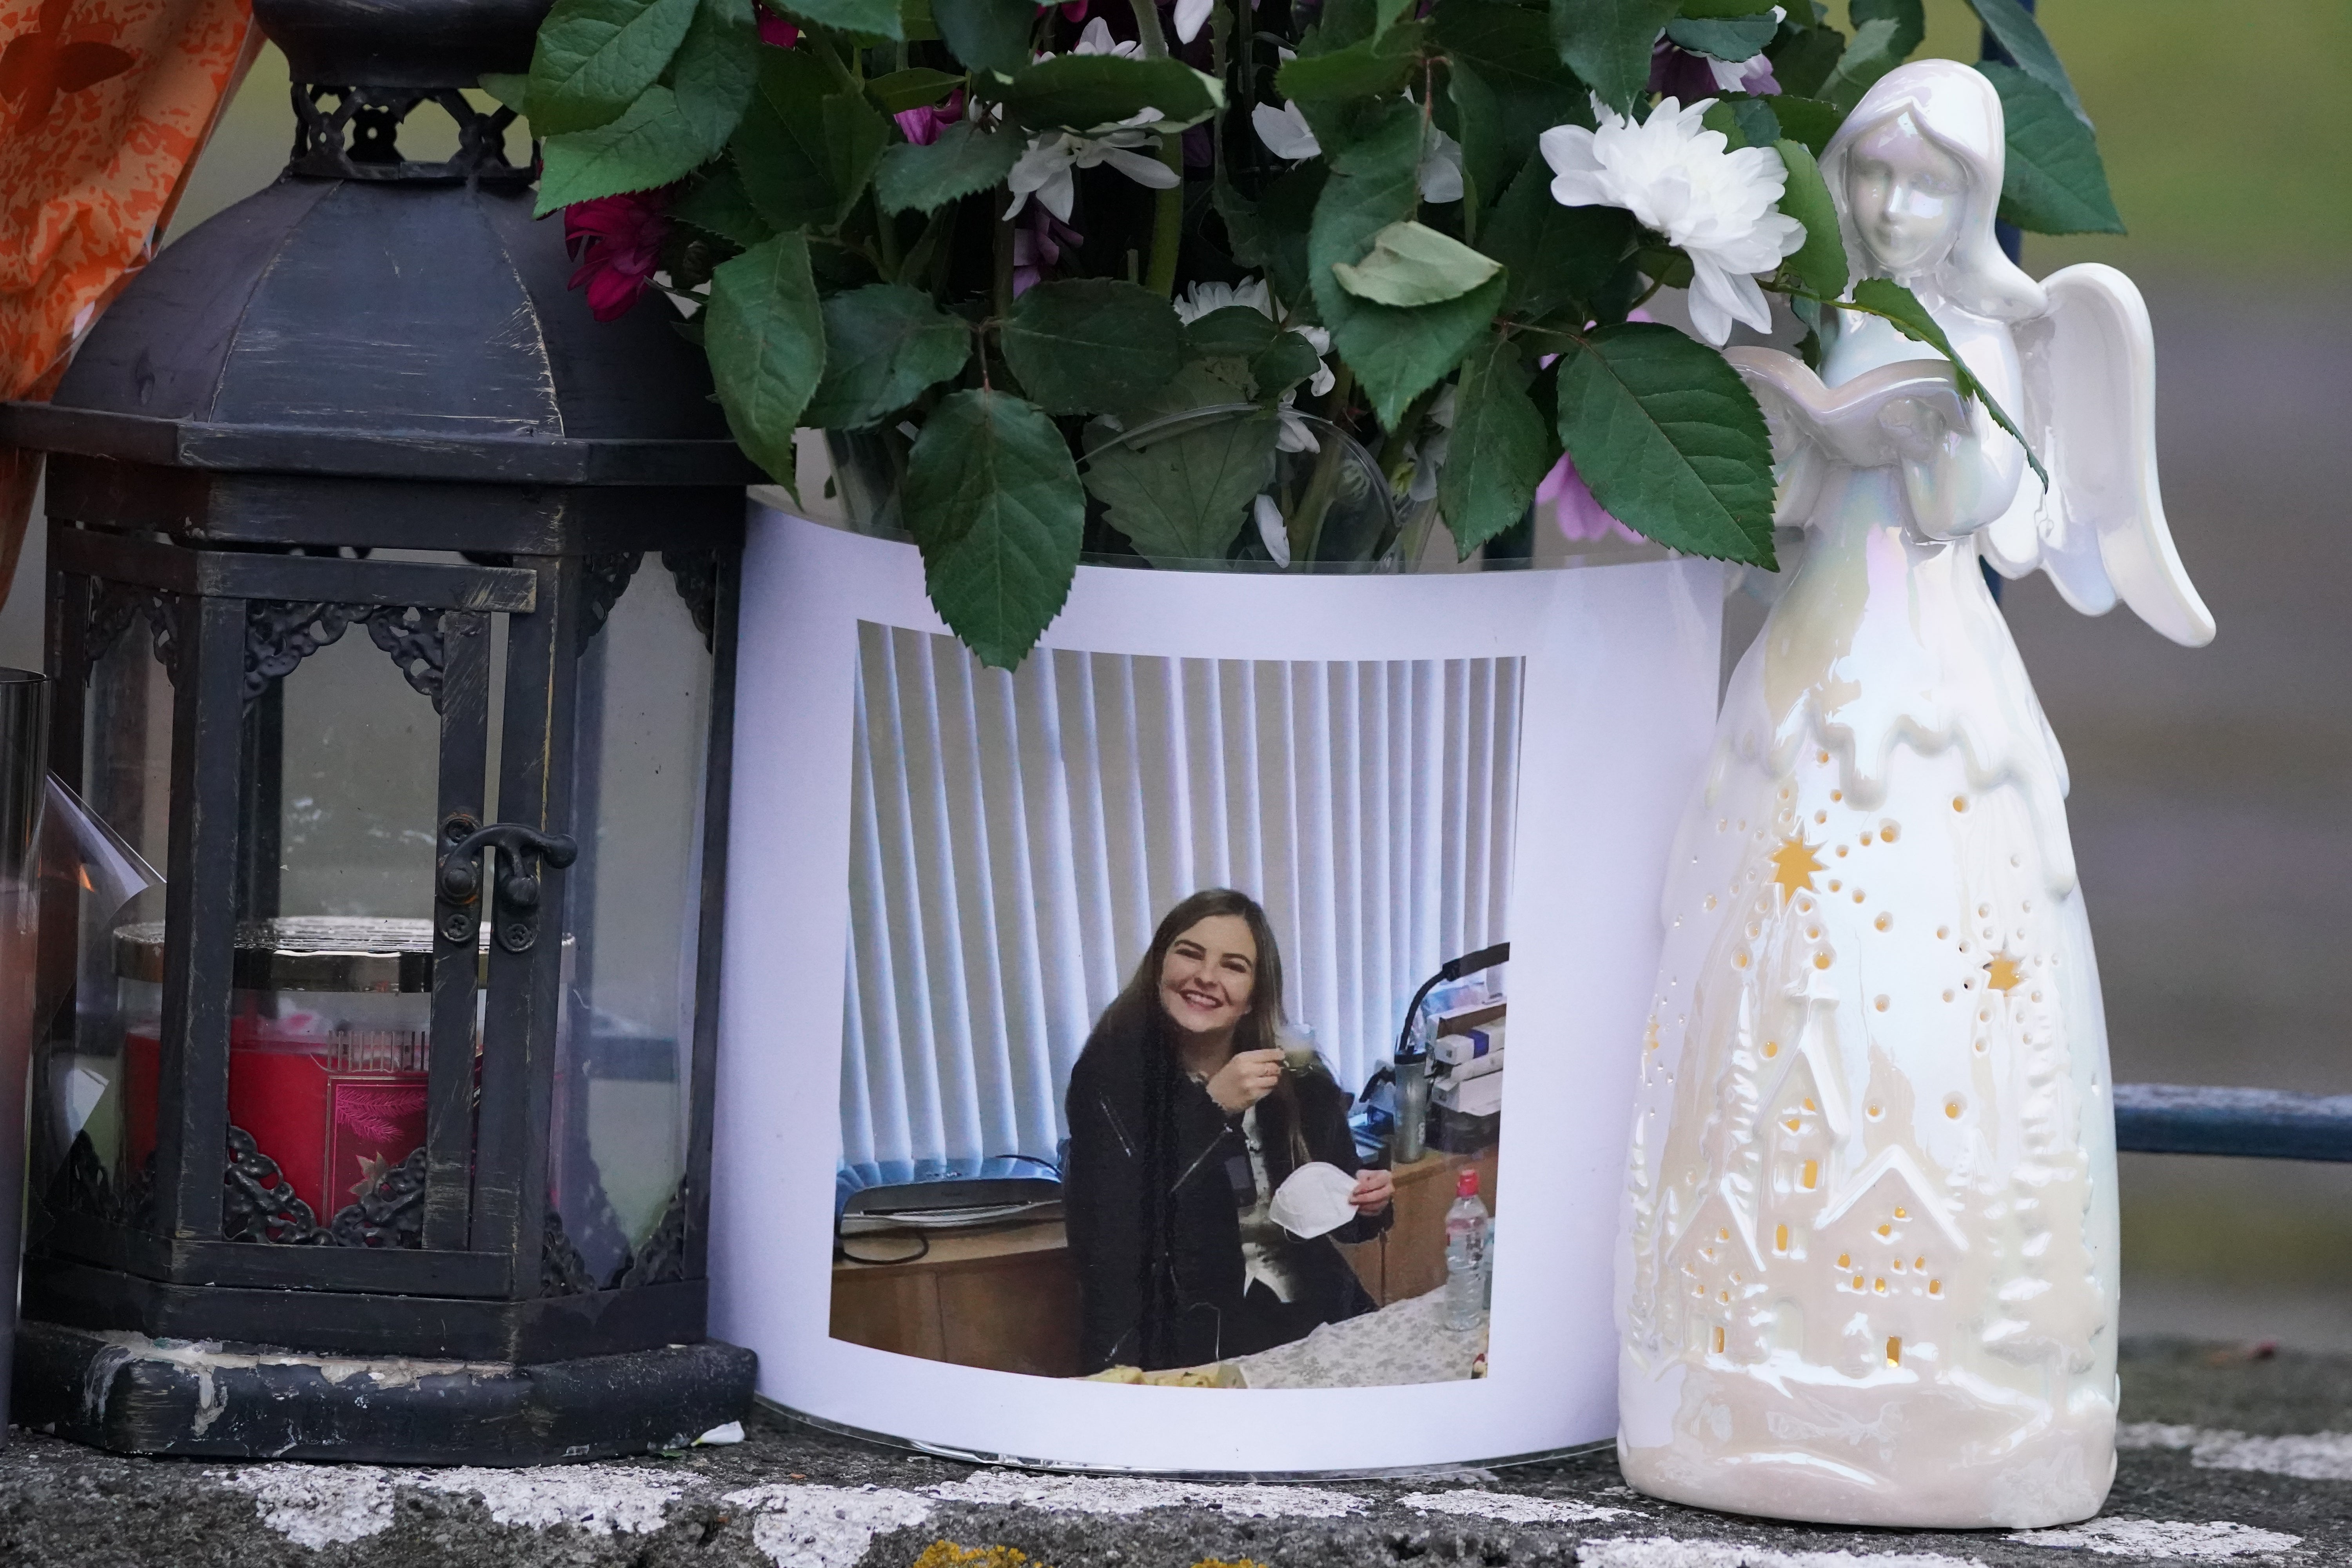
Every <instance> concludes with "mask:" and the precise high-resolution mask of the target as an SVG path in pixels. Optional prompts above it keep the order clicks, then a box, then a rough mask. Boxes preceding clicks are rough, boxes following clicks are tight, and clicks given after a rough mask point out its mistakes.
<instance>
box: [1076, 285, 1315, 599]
mask: <svg viewBox="0 0 2352 1568" xmlns="http://www.w3.org/2000/svg"><path fill="white" fill-rule="evenodd" d="M1252 313H1253V314H1255V312H1252ZM1279 431H1280V421H1279V420H1278V419H1277V418H1276V415H1275V412H1274V410H1273V409H1271V408H1261V409H1256V410H1254V411H1252V412H1251V413H1248V414H1237V415H1220V416H1213V417H1210V418H1206V419H1199V420H1179V421H1178V422H1177V423H1176V426H1175V427H1174V428H1173V429H1172V430H1170V431H1168V432H1167V433H1165V434H1160V435H1158V436H1157V438H1155V439H1152V440H1151V441H1150V444H1149V445H1146V446H1138V445H1136V444H1134V443H1133V442H1131V441H1123V442H1117V443H1114V444H1112V445H1111V446H1109V447H1104V448H1102V449H1100V450H1097V452H1096V453H1095V454H1094V455H1093V456H1092V457H1091V458H1088V459H1087V476H1086V479H1087V490H1088V491H1089V492H1091V493H1092V494H1093V496H1094V498H1095V499H1096V500H1099V501H1101V502H1102V503H1103V506H1104V509H1105V510H1106V511H1107V512H1108V517H1109V521H1110V525H1111V526H1112V527H1113V528H1116V529H1118V531H1119V532H1121V533H1123V534H1125V535H1126V536H1127V537H1128V540H1129V542H1130V543H1132V544H1133V545H1134V546H1135V548H1136V550H1137V552H1139V553H1140V554H1141V555H1142V556H1143V557H1144V558H1145V559H1146V560H1148V561H1150V562H1151V563H1152V564H1154V565H1168V566H1174V565H1177V564H1180V563H1184V562H1197V561H1217V560H1222V559H1223V558H1224V554H1225V552H1226V551H1228V550H1230V549H1232V548H1233V543H1234V538H1235V537H1236V536H1237V535H1238V534H1240V532H1241V531H1242V530H1243V528H1244V527H1245V526H1247V524H1248V522H1249V513H1250V503H1251V502H1252V501H1253V500H1255V499H1256V498H1257V497H1258V496H1259V495H1261V494H1262V493H1264V492H1265V489H1266V488H1267V487H1268V486H1270V485H1272V484H1273V483H1274V449H1275V439H1276V436H1277V435H1278V434H1279Z"/></svg>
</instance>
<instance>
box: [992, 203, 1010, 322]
mask: <svg viewBox="0 0 2352 1568" xmlns="http://www.w3.org/2000/svg"><path fill="white" fill-rule="evenodd" d="M994 298H995V305H996V314H997V317H998V319H999V320H1002V319H1003V318H1004V317H1005V316H1008V315H1010V314H1012V313H1013V220H1012V219H1011V218H1009V217H1006V216H1003V214H1002V213H1000V214H998V215H997V218H996V289H995V295H994Z"/></svg>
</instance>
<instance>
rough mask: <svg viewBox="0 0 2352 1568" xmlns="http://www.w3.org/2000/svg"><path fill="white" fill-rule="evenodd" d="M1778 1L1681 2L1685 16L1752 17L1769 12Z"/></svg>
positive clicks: (1693, 0)
mask: <svg viewBox="0 0 2352 1568" xmlns="http://www.w3.org/2000/svg"><path fill="white" fill-rule="evenodd" d="M1779 4H1780V0H1683V5H1682V12H1683V15H1684V16H1703V17H1715V16H1756V15H1758V14H1759V13H1760V12H1765V11H1769V10H1771V9H1772V7H1773V6H1774V5H1779Z"/></svg>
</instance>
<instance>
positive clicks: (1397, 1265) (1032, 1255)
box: [832, 1149, 1496, 1377]
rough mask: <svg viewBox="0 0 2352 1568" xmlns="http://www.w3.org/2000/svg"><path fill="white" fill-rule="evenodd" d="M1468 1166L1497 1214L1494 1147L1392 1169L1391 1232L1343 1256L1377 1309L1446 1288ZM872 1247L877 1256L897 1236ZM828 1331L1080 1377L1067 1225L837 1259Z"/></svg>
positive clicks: (940, 1239) (938, 1239)
mask: <svg viewBox="0 0 2352 1568" xmlns="http://www.w3.org/2000/svg"><path fill="white" fill-rule="evenodd" d="M1465 1170H1475V1171H1476V1172H1477V1173H1478V1195H1479V1196H1480V1197H1482V1198H1484V1199H1485V1200H1486V1208H1487V1211H1488V1212H1489V1213H1493V1212H1495V1207H1496V1205H1495V1151H1494V1150H1492V1149H1483V1150H1480V1151H1479V1152H1476V1153H1472V1154H1443V1153H1438V1152H1435V1151H1432V1152H1430V1153H1428V1154H1425V1155H1423V1157H1422V1158H1420V1159H1418V1160H1415V1161H1414V1162H1413V1163H1411V1164H1409V1165H1401V1166H1399V1167H1398V1168H1397V1169H1396V1171H1395V1173H1394V1175H1395V1177H1396V1223H1395V1224H1394V1225H1392V1226H1390V1227H1389V1232H1388V1234H1387V1235H1386V1236H1384V1237H1381V1238H1380V1239H1379V1240H1377V1241H1367V1242H1362V1243H1360V1244H1358V1245H1356V1246H1353V1247H1340V1248H1339V1251H1340V1253H1341V1254H1342V1255H1343V1256H1345V1257H1346V1258H1347V1259H1348V1261H1349V1265H1350V1266H1352V1267H1353V1268H1354V1269H1355V1270H1356V1278H1357V1279H1360V1280H1362V1281H1363V1283H1364V1289H1366V1290H1369V1291H1370V1292H1371V1297H1372V1300H1374V1301H1376V1302H1378V1303H1379V1304H1380V1305H1381V1306H1383V1307H1385V1306H1387V1305H1388V1304H1389V1303H1391V1301H1402V1300H1408V1299H1409V1298H1412V1297H1414V1296H1425V1295H1427V1294H1428V1293H1429V1292H1430V1291H1432V1290H1434V1289H1437V1288H1438V1287H1439V1286H1441V1285H1443V1284H1444V1283H1445V1211H1446V1209H1447V1208H1448V1207H1450V1206H1452V1205H1453V1203H1454V1182H1455V1178H1456V1177H1457V1176H1458V1175H1459V1174H1460V1173H1462V1172H1463V1171H1465ZM865 1239H866V1245H867V1246H869V1247H872V1248H874V1249H875V1250H877V1251H879V1250H882V1249H883V1248H884V1247H886V1246H887V1245H890V1244H891V1243H893V1242H895V1241H896V1239H897V1238H896V1237H887V1238H886V1237H867V1238H865ZM852 1245H853V1246H855V1245H856V1241H853V1243H852ZM832 1334H833V1337H834V1338H835V1339H837V1340H847V1341H849V1342H851V1343H853V1344H860V1345H871V1346H873V1347H874V1348H875V1349H876V1350H883V1351H896V1352H898V1353H899V1354H900V1355H919V1356H922V1357H924V1358H926V1359H927V1360H930V1361H946V1362H953V1363H956V1364H957V1365H959V1366H977V1367H985V1368H987V1369H989V1370H990V1371H992V1372H1026V1373H1035V1374H1036V1375H1038V1376H1041V1377H1074V1376H1076V1374H1077V1372H1078V1271H1077V1268H1076V1265H1075V1264H1073V1263H1072V1262H1071V1261H1070V1250H1069V1245H1068V1243H1067V1241H1066V1238H1065V1237H1064V1235H1063V1232H1062V1222H1061V1221H1059V1220H1047V1221H1045V1222H1043V1223H1040V1224H1034V1225H1017V1226H996V1227H992V1228H990V1229H986V1230H966V1231H948V1232H941V1233H935V1234H934V1235H932V1237H931V1249H930V1251H929V1252H928V1253H926V1254H925V1255H924V1256H923V1257H922V1258H919V1259H917V1260H916V1261H914V1262H912V1263H845V1262H839V1261H836V1262H835V1264H834V1266H833V1317H832Z"/></svg>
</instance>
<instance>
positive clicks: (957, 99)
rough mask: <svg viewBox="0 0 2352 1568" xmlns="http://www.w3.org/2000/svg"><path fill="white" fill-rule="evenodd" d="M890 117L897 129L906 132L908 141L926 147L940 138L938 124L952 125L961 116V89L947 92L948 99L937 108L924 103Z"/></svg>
mask: <svg viewBox="0 0 2352 1568" xmlns="http://www.w3.org/2000/svg"><path fill="white" fill-rule="evenodd" d="M890 118H891V119H893V120H896V121H898V129H899V130H901V131H903V132H906V133H907V140H908V141H909V142H913V143H914V144H915V145H916V146H918V147H928V146H929V145H930V144H931V143H932V142H936V141H938V140H939V139H940V126H942V125H953V124H954V123H955V122H956V121H959V120H961V119H962V118H963V89H961V88H958V89H955V90H954V91H953V92H951V93H950V94H948V100H947V101H946V102H945V103H942V104H940V105H939V106H938V107H937V108H933V107H931V106H930V105H929V104H924V105H920V106H919V107H917V108H914V109H902V110H899V111H898V113H896V114H894V115H892V116H891V117H890Z"/></svg>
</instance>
